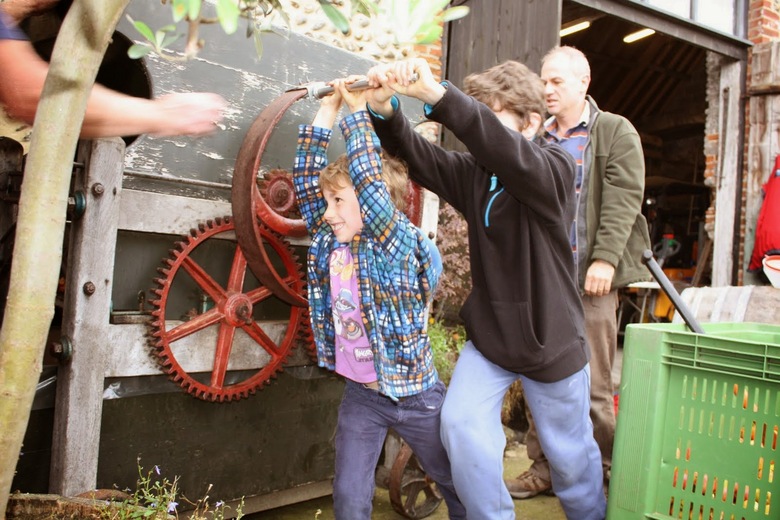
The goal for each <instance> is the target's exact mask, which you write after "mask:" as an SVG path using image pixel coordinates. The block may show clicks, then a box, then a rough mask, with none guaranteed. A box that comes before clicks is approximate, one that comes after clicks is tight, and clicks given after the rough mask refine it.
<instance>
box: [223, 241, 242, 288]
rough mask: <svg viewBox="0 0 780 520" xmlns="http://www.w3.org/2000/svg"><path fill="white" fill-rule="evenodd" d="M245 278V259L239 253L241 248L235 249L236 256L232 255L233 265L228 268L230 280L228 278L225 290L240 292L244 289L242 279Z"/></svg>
mask: <svg viewBox="0 0 780 520" xmlns="http://www.w3.org/2000/svg"><path fill="white" fill-rule="evenodd" d="M245 278H246V259H245V258H244V254H243V253H242V252H241V248H240V247H237V248H236V254H235V255H233V265H232V266H231V268H230V278H228V284H227V290H228V293H230V292H241V289H243V288H244V279H245Z"/></svg>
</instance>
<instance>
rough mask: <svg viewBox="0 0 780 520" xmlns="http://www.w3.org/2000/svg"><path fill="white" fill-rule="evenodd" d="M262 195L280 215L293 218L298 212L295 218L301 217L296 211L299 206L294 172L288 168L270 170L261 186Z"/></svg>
mask: <svg viewBox="0 0 780 520" xmlns="http://www.w3.org/2000/svg"><path fill="white" fill-rule="evenodd" d="M260 195H262V196H263V199H264V200H265V201H266V202H267V203H268V206H269V207H270V208H271V209H272V210H274V211H275V212H276V213H278V214H279V215H282V216H283V217H287V218H292V216H293V214H294V213H296V215H295V218H299V219H300V218H301V216H300V214H297V212H296V211H295V210H296V209H297V207H298V206H297V204H296V203H295V187H294V186H293V180H292V174H290V173H289V172H288V171H287V170H283V169H281V168H274V169H273V170H271V171H270V172H268V175H267V176H266V178H265V181H264V182H263V185H262V186H261V187H260Z"/></svg>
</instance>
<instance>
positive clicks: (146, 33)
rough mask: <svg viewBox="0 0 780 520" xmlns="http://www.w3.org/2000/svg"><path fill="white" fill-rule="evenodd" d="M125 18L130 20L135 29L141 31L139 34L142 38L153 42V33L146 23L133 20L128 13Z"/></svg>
mask: <svg viewBox="0 0 780 520" xmlns="http://www.w3.org/2000/svg"><path fill="white" fill-rule="evenodd" d="M127 19H128V20H130V23H131V24H133V26H134V27H135V30H136V31H138V32H139V33H141V36H143V37H144V38H146V39H147V40H149V41H150V42H154V33H153V32H152V30H151V29H150V28H149V26H148V25H146V24H145V23H143V22H141V21H138V22H136V21H135V20H133V19H132V18H130V16H129V15H128V17H127Z"/></svg>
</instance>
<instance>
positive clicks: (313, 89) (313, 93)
mask: <svg viewBox="0 0 780 520" xmlns="http://www.w3.org/2000/svg"><path fill="white" fill-rule="evenodd" d="M415 81H417V74H414V75H412V82H415ZM367 88H370V86H369V84H368V80H367V79H361V80H358V81H356V82H354V83H352V84H351V85H349V86H347V90H349V91H350V92H352V91H355V90H365V89H367ZM306 89H307V90H308V91H309V93H308V95H309V97H313V98H315V99H322V98H324V97H325V96H329V95H331V94H333V87H332V86H330V85H328V84H327V83H311V84H310V85H307V87H306Z"/></svg>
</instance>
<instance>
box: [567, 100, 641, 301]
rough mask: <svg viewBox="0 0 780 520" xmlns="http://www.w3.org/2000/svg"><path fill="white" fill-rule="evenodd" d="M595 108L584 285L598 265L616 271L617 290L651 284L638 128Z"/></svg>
mask: <svg viewBox="0 0 780 520" xmlns="http://www.w3.org/2000/svg"><path fill="white" fill-rule="evenodd" d="M587 100H588V102H589V103H590V107H591V112H590V113H591V116H590V123H589V124H588V127H589V129H590V133H589V139H588V144H587V145H586V146H585V150H584V155H583V161H582V164H583V169H584V171H583V179H584V182H583V186H582V190H581V191H580V202H579V207H578V208H577V251H578V255H579V269H578V270H579V273H578V274H579V283H580V289H582V288H584V284H585V274H586V273H587V270H588V267H590V264H591V263H593V261H594V260H604V261H606V262H609V263H610V264H612V265H614V266H615V277H614V278H613V280H612V288H613V289H617V288H620V287H624V286H626V285H628V284H629V283H632V282H637V281H641V280H649V279H650V273H649V271H648V270H647V267H646V266H645V265H644V264H643V263H642V252H643V251H644V250H645V249H649V248H650V235H649V233H648V230H647V221H646V220H645V217H644V215H642V203H643V201H644V190H645V160H644V155H643V154H642V143H641V141H640V139H639V134H638V133H637V131H636V130H635V129H634V127H633V125H631V123H630V122H629V121H628V119H626V118H625V117H623V116H619V115H617V114H613V113H611V112H603V111H601V110H599V107H598V106H597V105H596V102H595V101H594V100H593V98H591V97H590V96H588V97H587Z"/></svg>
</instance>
